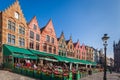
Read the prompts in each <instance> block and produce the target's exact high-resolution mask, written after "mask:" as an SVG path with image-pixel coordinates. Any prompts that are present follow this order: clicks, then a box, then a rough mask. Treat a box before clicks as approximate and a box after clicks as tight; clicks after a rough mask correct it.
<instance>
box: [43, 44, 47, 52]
mask: <svg viewBox="0 0 120 80" xmlns="http://www.w3.org/2000/svg"><path fill="white" fill-rule="evenodd" d="M43 51H45V52H47V45H46V44H44V45H43Z"/></svg>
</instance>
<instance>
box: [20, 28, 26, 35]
mask: <svg viewBox="0 0 120 80" xmlns="http://www.w3.org/2000/svg"><path fill="white" fill-rule="evenodd" d="M19 34H23V35H24V34H25V28H24V27H22V26H19Z"/></svg>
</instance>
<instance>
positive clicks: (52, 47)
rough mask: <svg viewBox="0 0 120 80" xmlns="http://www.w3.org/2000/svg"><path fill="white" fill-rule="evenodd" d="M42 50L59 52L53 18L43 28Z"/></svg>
mask: <svg viewBox="0 0 120 80" xmlns="http://www.w3.org/2000/svg"><path fill="white" fill-rule="evenodd" d="M41 50H42V51H45V52H48V53H54V54H58V43H57V37H56V33H55V30H54V26H53V23H52V20H51V19H50V20H49V22H48V23H47V25H46V26H45V27H43V28H41Z"/></svg>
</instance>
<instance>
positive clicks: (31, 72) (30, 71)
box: [27, 69, 34, 77]
mask: <svg viewBox="0 0 120 80" xmlns="http://www.w3.org/2000/svg"><path fill="white" fill-rule="evenodd" d="M33 73H34V70H29V69H28V70H27V76H29V77H33Z"/></svg>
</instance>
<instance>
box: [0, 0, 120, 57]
mask: <svg viewBox="0 0 120 80" xmlns="http://www.w3.org/2000/svg"><path fill="white" fill-rule="evenodd" d="M14 1H15V0H6V1H5V0H0V3H1V4H2V5H0V10H4V9H5V8H7V7H8V6H9V5H11V4H12V3H13V2H14ZM19 2H20V5H21V8H22V11H23V13H24V16H25V18H26V20H27V21H30V19H31V18H32V17H33V16H36V17H37V19H38V22H39V25H40V27H41V28H42V27H43V26H44V25H46V23H47V22H48V20H49V19H50V18H51V19H52V21H53V24H54V28H55V31H56V34H57V37H59V36H60V34H61V31H64V34H65V38H66V39H69V37H70V35H72V38H73V42H76V41H77V40H78V39H79V41H80V43H81V44H82V43H84V44H85V45H88V46H93V47H94V48H97V49H100V48H103V45H102V44H103V43H102V40H101V37H102V36H103V34H104V33H107V34H108V36H110V39H109V40H108V50H107V56H110V57H113V41H114V40H115V41H116V42H117V41H118V40H119V39H120V26H119V25H120V0H19Z"/></svg>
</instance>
